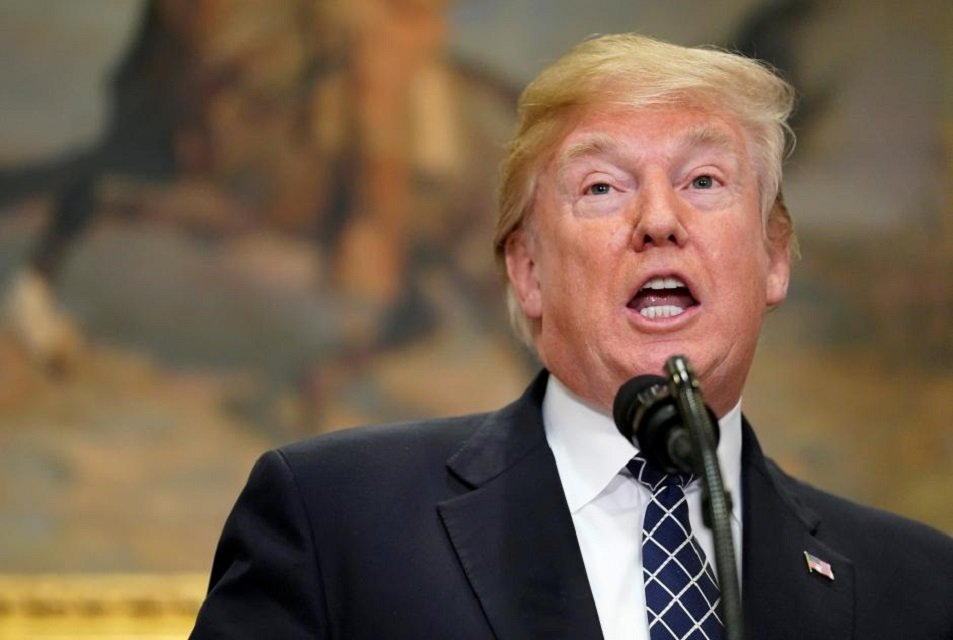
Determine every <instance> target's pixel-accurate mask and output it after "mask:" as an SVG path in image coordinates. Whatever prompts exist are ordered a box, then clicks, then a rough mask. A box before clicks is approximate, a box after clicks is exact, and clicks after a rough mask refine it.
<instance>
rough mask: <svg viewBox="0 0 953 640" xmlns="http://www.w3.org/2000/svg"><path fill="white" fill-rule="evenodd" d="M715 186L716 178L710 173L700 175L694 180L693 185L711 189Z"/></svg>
mask: <svg viewBox="0 0 953 640" xmlns="http://www.w3.org/2000/svg"><path fill="white" fill-rule="evenodd" d="M714 186H715V179H714V178H712V177H711V176H709V175H704V176H698V177H697V178H695V179H694V180H692V187H693V188H695V189H711V188H712V187H714Z"/></svg>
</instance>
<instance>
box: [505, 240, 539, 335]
mask: <svg viewBox="0 0 953 640" xmlns="http://www.w3.org/2000/svg"><path fill="white" fill-rule="evenodd" d="M505 254H506V275H507V277H508V278H509V280H510V286H511V287H512V288H513V292H514V294H515V295H516V300H517V302H519V305H520V308H521V309H522V310H523V314H525V315H526V316H527V317H528V318H529V319H531V320H538V319H540V318H541V317H542V315H543V300H542V294H541V291H540V286H539V278H538V277H537V273H536V259H537V255H536V241H535V238H534V236H533V234H532V233H531V232H527V231H526V229H525V227H524V228H521V229H517V230H516V231H514V232H513V233H511V234H510V236H509V238H507V239H506V247H505Z"/></svg>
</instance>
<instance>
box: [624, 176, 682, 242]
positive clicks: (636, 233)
mask: <svg viewBox="0 0 953 640" xmlns="http://www.w3.org/2000/svg"><path fill="white" fill-rule="evenodd" d="M639 191H640V193H639V197H638V198H637V199H636V204H635V222H634V227H633V229H632V246H633V248H634V249H635V250H636V251H644V250H646V249H649V248H651V247H663V246H675V247H682V246H684V245H685V242H686V241H687V240H688V232H687V230H686V228H685V225H684V222H683V220H682V216H681V207H682V206H684V203H682V202H681V201H680V200H679V198H678V195H677V194H676V193H675V189H674V188H673V187H672V184H671V182H670V181H669V180H668V177H667V176H664V177H662V176H660V177H655V178H653V179H651V180H646V181H645V182H644V184H643V185H642V186H641V188H640V189H639Z"/></svg>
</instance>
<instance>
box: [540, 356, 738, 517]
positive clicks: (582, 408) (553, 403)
mask: <svg viewBox="0 0 953 640" xmlns="http://www.w3.org/2000/svg"><path fill="white" fill-rule="evenodd" d="M718 425H719V428H720V431H721V438H720V440H719V442H718V462H719V463H720V464H721V472H722V478H723V480H724V482H725V488H726V489H728V491H730V492H731V495H732V497H733V498H734V499H733V500H732V502H733V506H732V515H733V516H734V518H735V519H736V520H739V521H740V518H741V504H740V503H741V500H740V496H741V493H740V491H739V489H740V484H741V402H740V401H739V402H738V404H736V405H735V406H734V407H733V408H732V409H731V410H730V411H729V412H728V413H726V414H725V415H724V416H723V417H722V418H721V420H719V421H718ZM543 426H544V428H545V431H546V440H547V441H548V443H549V447H550V449H552V451H553V456H554V457H555V458H556V467H557V469H558V470H559V477H560V480H561V481H562V484H563V488H564V490H565V492H566V501H567V502H568V505H569V510H570V511H571V512H572V513H576V512H577V511H578V510H579V509H581V508H582V507H584V506H585V505H586V504H587V503H589V502H591V501H592V500H593V499H595V498H596V497H597V496H598V495H599V494H600V493H602V491H603V490H604V489H605V488H606V487H607V486H608V485H609V483H610V482H611V481H612V479H613V478H615V476H616V475H617V474H618V473H619V472H620V471H621V470H622V469H623V468H624V467H625V465H626V463H628V461H629V460H631V459H632V456H634V455H635V454H636V452H637V451H638V450H637V449H636V448H635V447H634V446H633V445H632V443H631V442H629V441H628V440H626V439H625V438H624V437H623V436H622V435H621V434H620V433H619V431H618V429H616V426H615V423H614V422H613V420H612V417H611V416H609V415H607V414H605V413H603V412H602V411H599V410H598V409H596V408H595V407H593V406H591V405H589V404H587V403H586V402H585V401H583V400H582V399H581V398H579V397H578V396H576V395H574V394H573V393H572V392H571V391H569V389H567V388H566V387H565V385H563V383H562V382H560V381H559V379H558V378H556V376H554V375H550V376H549V381H548V382H547V386H546V395H545V397H544V398H543Z"/></svg>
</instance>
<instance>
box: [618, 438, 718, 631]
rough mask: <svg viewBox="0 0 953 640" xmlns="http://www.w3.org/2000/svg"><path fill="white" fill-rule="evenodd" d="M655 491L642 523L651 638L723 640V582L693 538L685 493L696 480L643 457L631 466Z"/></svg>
mask: <svg viewBox="0 0 953 640" xmlns="http://www.w3.org/2000/svg"><path fill="white" fill-rule="evenodd" d="M627 466H628V469H629V471H631V472H632V475H633V476H634V477H635V478H637V479H638V481H639V482H641V483H642V484H644V485H645V486H646V487H648V488H649V490H650V491H651V492H652V501H651V502H650V503H649V505H648V507H647V508H646V510H645V520H644V522H643V525H642V576H643V579H644V582H645V605H646V609H647V613H648V621H649V637H650V638H651V640H675V639H677V640H688V639H690V640H703V639H707V640H716V639H717V640H721V639H722V637H723V635H724V629H723V627H722V622H721V619H720V618H719V617H718V610H717V609H718V602H719V600H720V595H719V590H718V582H717V581H716V579H715V574H714V572H713V571H712V568H711V565H710V564H709V563H708V561H707V560H706V558H705V552H704V551H703V550H702V548H701V547H700V546H699V544H698V541H697V540H695V537H694V536H693V535H692V528H691V524H690V523H689V520H688V504H687V503H686V501H685V489H684V487H685V486H687V485H688V484H689V483H691V482H692V480H693V479H694V478H692V477H682V476H678V475H667V474H664V473H661V472H659V471H656V470H655V469H654V468H652V467H650V466H649V465H648V464H646V462H645V459H644V458H641V457H640V456H636V457H634V458H633V459H632V460H631V461H630V462H629V464H628V465H627Z"/></svg>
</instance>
